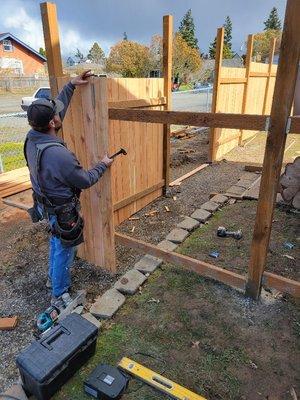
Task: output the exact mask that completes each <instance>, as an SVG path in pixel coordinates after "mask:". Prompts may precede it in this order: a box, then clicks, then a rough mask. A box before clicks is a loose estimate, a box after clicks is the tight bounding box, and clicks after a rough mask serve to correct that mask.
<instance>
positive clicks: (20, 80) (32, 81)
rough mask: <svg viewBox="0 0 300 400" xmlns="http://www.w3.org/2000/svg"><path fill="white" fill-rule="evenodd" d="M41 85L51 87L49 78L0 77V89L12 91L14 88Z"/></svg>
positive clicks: (20, 88)
mask: <svg viewBox="0 0 300 400" xmlns="http://www.w3.org/2000/svg"><path fill="white" fill-rule="evenodd" d="M40 86H47V87H49V80H48V78H46V77H45V78H35V77H26V76H21V77H5V78H4V77H0V91H6V92H12V91H14V90H22V89H30V88H32V89H35V88H38V87H40Z"/></svg>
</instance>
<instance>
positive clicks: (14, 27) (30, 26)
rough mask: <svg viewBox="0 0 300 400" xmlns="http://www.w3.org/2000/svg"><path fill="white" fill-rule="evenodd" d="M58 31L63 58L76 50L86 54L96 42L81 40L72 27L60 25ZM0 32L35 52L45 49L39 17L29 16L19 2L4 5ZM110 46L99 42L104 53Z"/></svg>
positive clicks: (18, 0)
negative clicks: (15, 38) (10, 34)
mask: <svg viewBox="0 0 300 400" xmlns="http://www.w3.org/2000/svg"><path fill="white" fill-rule="evenodd" d="M23 4H24V3H23ZM16 10H17V12H16ZM1 13H2V10H1ZM59 30H60V46H61V52H62V54H63V55H64V56H69V55H74V53H75V52H76V49H77V48H79V49H80V51H81V52H82V53H84V54H87V52H88V50H89V49H90V48H91V46H92V44H93V43H94V42H95V41H98V40H96V39H95V40H94V39H84V38H82V37H81V36H80V33H79V32H78V31H76V29H74V28H73V27H66V26H62V24H60V26H59ZM0 31H3V32H4V31H8V32H10V33H12V34H13V35H15V36H16V37H17V38H18V39H20V40H22V41H23V42H24V43H26V44H28V45H29V46H31V47H32V48H34V49H35V50H38V49H39V48H40V47H43V48H45V44H44V36H43V28H42V23H41V19H40V17H33V16H31V15H29V14H28V12H27V11H26V10H25V8H24V7H23V5H22V2H21V1H20V0H12V1H10V2H7V3H6V7H5V8H4V10H3V14H2V18H1V23H0ZM111 45H112V44H111V43H109V42H106V41H101V46H102V47H103V50H104V51H105V53H107V52H108V50H109V48H110V46H111Z"/></svg>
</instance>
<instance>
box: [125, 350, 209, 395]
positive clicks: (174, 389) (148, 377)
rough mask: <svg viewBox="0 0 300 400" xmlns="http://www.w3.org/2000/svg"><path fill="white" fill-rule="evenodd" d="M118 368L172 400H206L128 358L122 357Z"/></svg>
mask: <svg viewBox="0 0 300 400" xmlns="http://www.w3.org/2000/svg"><path fill="white" fill-rule="evenodd" d="M119 367H120V368H122V369H123V370H124V371H126V372H129V373H130V374H131V375H133V376H135V377H137V378H139V379H141V380H142V381H143V382H145V383H147V384H148V385H150V386H153V387H154V388H156V389H159V390H161V391H162V392H164V393H166V394H168V395H170V396H171V397H172V398H173V399H178V400H206V399H205V398H204V397H202V396H199V395H198V394H196V393H193V392H191V391H190V390H188V389H186V388H184V387H182V386H180V385H178V384H177V383H175V382H172V381H170V380H169V379H166V378H164V377H163V376H162V375H159V374H157V373H156V372H154V371H151V369H149V368H146V367H144V366H143V365H141V364H138V363H137V362H135V361H133V360H130V358H127V357H123V358H122V360H121V361H120V363H119Z"/></svg>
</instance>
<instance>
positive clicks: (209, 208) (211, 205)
mask: <svg viewBox="0 0 300 400" xmlns="http://www.w3.org/2000/svg"><path fill="white" fill-rule="evenodd" d="M219 207H220V205H219V204H218V203H215V202H213V201H211V200H210V201H207V202H206V203H204V204H202V206H201V208H202V209H203V210H206V211H209V212H214V211H217V209H218V208H219Z"/></svg>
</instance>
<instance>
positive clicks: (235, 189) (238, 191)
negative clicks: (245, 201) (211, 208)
mask: <svg viewBox="0 0 300 400" xmlns="http://www.w3.org/2000/svg"><path fill="white" fill-rule="evenodd" d="M244 192H245V189H244V188H243V187H241V186H231V187H230V188H229V189H228V190H227V192H226V194H228V195H229V196H230V195H236V196H241V195H242V194H243V193H244Z"/></svg>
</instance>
